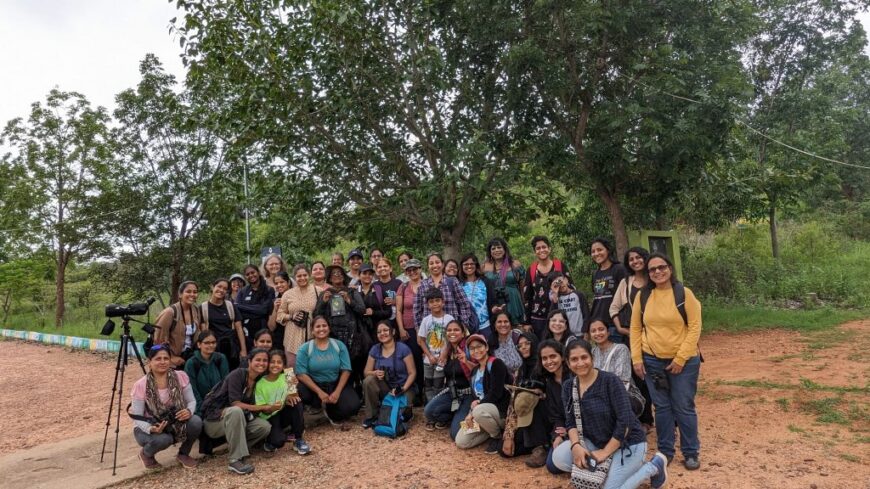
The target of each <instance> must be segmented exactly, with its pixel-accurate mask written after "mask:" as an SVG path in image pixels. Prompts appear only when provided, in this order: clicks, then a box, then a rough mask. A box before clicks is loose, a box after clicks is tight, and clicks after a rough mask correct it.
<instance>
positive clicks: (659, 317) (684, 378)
mask: <svg viewBox="0 0 870 489" xmlns="http://www.w3.org/2000/svg"><path fill="white" fill-rule="evenodd" d="M646 269H647V273H648V275H649V278H650V281H651V282H652V284H651V285H649V286H648V287H647V288H644V289H643V290H641V292H640V293H639V294H638V295H637V297H636V298H635V301H634V305H633V306H632V314H631V335H630V337H631V362H632V365H633V367H634V372H635V373H636V374H637V376H638V377H640V378H642V379H644V380H645V381H646V385H647V387H648V388H649V392H650V397H652V401H653V404H654V405H655V418H656V419H655V421H656V422H655V425H656V433H657V435H658V436H657V439H658V448H659V451H661V452H662V453H664V454H665V455H666V456H667V458H668V461H670V460H671V459H673V457H674V441H675V440H674V438H675V435H674V426H675V424H676V426H678V427H679V429H680V450H681V451H682V453H683V457H684V461H683V464H684V465H685V467H686V468H687V469H689V470H697V469H698V468H699V467H700V462H699V452H700V450H701V443H700V441H699V439H698V414H697V412H696V411H695V393H696V392H697V390H698V374H699V371H700V368H701V356H700V353H699V350H698V339H699V338H700V336H701V303H700V302H699V301H698V299H697V298H695V295H694V294H693V293H692V291H691V290H689V289H688V288H686V287H684V286H683V284H681V283H680V282H678V281H677V280H676V278H675V277H674V265H673V263H672V262H671V259H670V258H668V257H667V256H666V255H664V254H661V253H653V254H651V255H650V257H649V260H647V266H646Z"/></svg>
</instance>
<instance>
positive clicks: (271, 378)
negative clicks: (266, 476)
mask: <svg viewBox="0 0 870 489" xmlns="http://www.w3.org/2000/svg"><path fill="white" fill-rule="evenodd" d="M284 367H285V364H284V352H283V351H282V350H272V351H270V352H269V370H268V373H267V374H266V375H264V376H262V377H260V380H258V381H257V386H256V388H255V390H254V398H255V400H256V402H257V405H258V406H269V405H272V406H275V407H276V408H277V411H272V412H262V413H260V418H261V419H265V420H266V421H268V422H269V425H270V426H271V431H270V432H269V437H268V438H267V439H266V442H265V443H264V444H263V450H264V451H266V452H274V451H275V450H277V449H279V448H281V447H283V446H284V443H286V442H287V441H290V440H292V441H293V449H294V450H296V453H298V454H299V455H308V454H309V453H310V452H311V447H310V446H309V445H308V443H307V442H306V441H305V439H304V438H303V434H304V432H305V420H304V419H303V415H302V399H300V398H299V394H290V393H288V382H287V377H286V376H285V373H284ZM287 429H290V430H291V431H292V433H291V434H290V435H289V436H288V435H286V434H285V433H284V432H285V431H286V430H287Z"/></svg>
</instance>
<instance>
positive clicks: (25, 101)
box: [0, 0, 870, 127]
mask: <svg viewBox="0 0 870 489" xmlns="http://www.w3.org/2000/svg"><path fill="white" fill-rule="evenodd" d="M176 15H177V12H176V10H175V2H171V3H170V2H168V1H167V0H0V46H2V48H0V127H2V125H5V123H6V121H8V120H10V119H12V118H14V117H27V115H28V114H29V112H30V104H31V103H33V102H35V101H37V100H40V101H41V100H44V99H45V96H46V95H47V94H48V92H49V91H50V90H51V89H52V88H54V87H55V86H57V87H58V88H60V89H61V90H65V91H77V92H81V93H83V94H84V95H85V96H86V97H87V98H88V99H89V100H90V101H91V103H92V104H94V105H102V106H104V107H106V108H108V109H109V110H110V111H112V110H114V107H115V102H114V98H115V95H116V94H117V93H119V92H121V91H122V90H125V89H127V88H132V87H134V86H135V85H136V83H138V81H139V62H140V61H141V60H142V58H143V57H144V56H145V54H146V53H154V54H156V55H157V57H158V58H160V60H161V61H162V62H163V65H164V67H165V68H166V70H167V71H168V72H170V73H172V74H175V75H176V77H177V78H178V79H179V81H180V80H181V79H182V78H183V76H184V67H183V65H182V63H181V60H180V58H179V53H180V48H179V45H178V42H177V40H176V39H175V38H174V37H173V35H171V34H170V33H169V20H170V19H171V18H173V17H175V16H176ZM861 20H862V22H863V24H864V29H865V30H867V31H868V32H870V13H867V12H865V13H864V14H862V15H861ZM865 50H866V51H867V52H868V54H870V46H867V47H866V48H865Z"/></svg>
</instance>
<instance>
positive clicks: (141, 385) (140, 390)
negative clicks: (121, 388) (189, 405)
mask: <svg viewBox="0 0 870 489" xmlns="http://www.w3.org/2000/svg"><path fill="white" fill-rule="evenodd" d="M175 377H176V378H177V379H178V387H179V388H180V389H181V390H182V391H183V390H184V389H185V388H186V387H187V386H188V385H190V377H188V376H187V374H186V373H184V371H182V370H176V371H175ZM147 381H148V376H144V377H142V378H140V379H139V380H137V381H136V383H135V384H133V392H132V394H131V397H132V398H133V399H137V400H140V401H144V400H145V387H146V383H147ZM157 397H159V398H160V402H162V403H163V405H164V406H165V405H166V403H167V402H169V389H168V388H167V389H157ZM184 407H185V406H176V409H183V408H184Z"/></svg>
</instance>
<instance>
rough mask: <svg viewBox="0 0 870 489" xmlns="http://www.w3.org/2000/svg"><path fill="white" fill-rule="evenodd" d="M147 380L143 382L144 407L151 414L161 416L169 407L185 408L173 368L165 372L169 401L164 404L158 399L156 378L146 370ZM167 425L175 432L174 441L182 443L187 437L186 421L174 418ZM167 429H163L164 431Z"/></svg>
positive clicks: (175, 408)
mask: <svg viewBox="0 0 870 489" xmlns="http://www.w3.org/2000/svg"><path fill="white" fill-rule="evenodd" d="M147 379H148V380H146V382H145V407H146V408H148V412H150V413H151V415H152V416H155V417H158V418H159V417H161V416H163V415H164V414H165V413H166V412H167V411H169V410H170V409H174V410H181V409H185V408H186V404H185V402H184V396H183V395H182V393H181V386H180V385H179V383H178V377H177V376H176V375H175V371H174V370H170V371H169V372H167V373H166V387H167V388H168V389H169V403H168V405H164V404H163V402H162V401H161V400H160V395H159V394H158V392H157V380H156V379H155V378H154V374H153V373H151V372H148V378H147ZM168 427H171V428H172V430H170V431H171V432H174V433H175V441H176V442H178V443H184V441H185V440H186V439H187V421H178V420H175V421H173V422H172V423H171V424H169V426H168ZM165 432H167V430H164V433H165Z"/></svg>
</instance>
